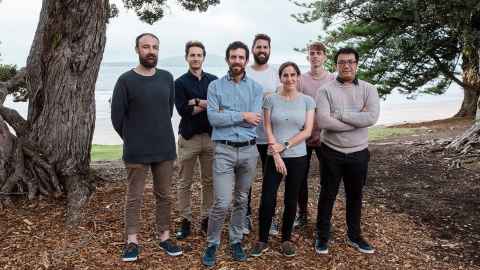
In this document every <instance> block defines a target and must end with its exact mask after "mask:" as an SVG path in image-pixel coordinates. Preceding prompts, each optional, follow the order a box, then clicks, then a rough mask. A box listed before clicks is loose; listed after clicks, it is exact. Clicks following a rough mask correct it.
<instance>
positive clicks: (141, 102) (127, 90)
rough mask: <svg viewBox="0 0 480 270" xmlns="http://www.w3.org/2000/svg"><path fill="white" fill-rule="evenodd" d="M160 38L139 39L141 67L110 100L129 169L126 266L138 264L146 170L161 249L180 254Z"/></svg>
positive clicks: (169, 90)
mask: <svg viewBox="0 0 480 270" xmlns="http://www.w3.org/2000/svg"><path fill="white" fill-rule="evenodd" d="M158 47H159V40H158V38H157V37H156V36H155V35H153V34H150V33H144V34H141V35H139V36H138V37H137V39H136V42H135V51H136V52H137V54H138V56H139V60H140V64H139V65H137V67H135V68H134V69H132V70H130V71H127V72H125V73H124V74H122V75H121V76H120V77H119V78H118V81H117V83H116V85H115V89H114V91H113V97H112V110H111V111H112V113H111V118H112V124H113V127H114V128H115V131H116V132H117V133H118V135H120V137H121V138H122V139H123V160H124V162H125V166H126V168H127V175H128V176H127V181H128V186H127V194H126V203H125V235H126V238H127V239H126V245H125V248H124V250H123V255H122V260H123V261H135V260H137V259H138V255H139V247H138V239H137V233H138V231H139V224H138V223H139V222H138V221H139V217H140V209H141V207H142V203H143V190H144V187H145V178H146V175H147V170H149V169H150V170H151V171H152V175H153V194H154V197H155V202H156V203H155V225H156V228H155V229H156V230H155V231H156V233H157V236H158V239H159V240H160V243H159V246H160V248H161V249H162V250H164V251H165V252H166V253H167V254H168V255H170V256H178V255H181V254H182V250H181V249H180V247H178V246H176V245H175V244H174V243H173V242H172V241H171V240H170V234H169V224H170V207H171V203H170V200H169V195H170V185H171V178H172V172H173V161H174V160H175V158H176V151H175V137H174V135H173V128H172V123H171V117H172V113H173V107H174V83H173V77H172V75H171V74H170V73H169V72H167V71H165V70H161V69H156V68H155V67H156V65H157V57H158Z"/></svg>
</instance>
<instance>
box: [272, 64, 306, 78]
mask: <svg viewBox="0 0 480 270" xmlns="http://www.w3.org/2000/svg"><path fill="white" fill-rule="evenodd" d="M287 67H293V69H295V72H296V73H297V75H298V76H300V74H301V72H300V69H299V68H298V65H297V64H295V63H294V62H291V61H287V62H285V63H283V64H281V65H280V67H279V68H278V77H282V72H283V70H284V69H285V68H287Z"/></svg>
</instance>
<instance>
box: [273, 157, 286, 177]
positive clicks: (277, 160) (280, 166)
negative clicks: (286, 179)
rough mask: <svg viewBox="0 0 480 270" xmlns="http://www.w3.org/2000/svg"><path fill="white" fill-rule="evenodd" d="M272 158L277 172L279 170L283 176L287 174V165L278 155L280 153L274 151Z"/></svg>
mask: <svg viewBox="0 0 480 270" xmlns="http://www.w3.org/2000/svg"><path fill="white" fill-rule="evenodd" d="M273 160H274V161H275V168H276V169H277V172H279V173H280V174H282V175H283V176H286V175H287V167H286V166H285V162H283V159H282V157H281V156H280V154H279V153H274V154H273Z"/></svg>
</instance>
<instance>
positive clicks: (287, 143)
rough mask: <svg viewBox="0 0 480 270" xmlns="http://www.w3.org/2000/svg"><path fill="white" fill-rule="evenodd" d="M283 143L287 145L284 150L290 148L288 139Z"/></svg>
mask: <svg viewBox="0 0 480 270" xmlns="http://www.w3.org/2000/svg"><path fill="white" fill-rule="evenodd" d="M283 145H285V149H283V150H284V151H285V150H288V149H289V148H290V143H289V142H288V141H286V142H284V143H283Z"/></svg>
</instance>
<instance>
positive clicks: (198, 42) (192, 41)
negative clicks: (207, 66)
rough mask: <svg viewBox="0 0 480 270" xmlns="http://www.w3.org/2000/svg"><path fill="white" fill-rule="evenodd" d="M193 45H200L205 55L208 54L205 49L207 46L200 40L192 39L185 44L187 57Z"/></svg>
mask: <svg viewBox="0 0 480 270" xmlns="http://www.w3.org/2000/svg"><path fill="white" fill-rule="evenodd" d="M191 47H198V48H200V49H202V51H203V57H205V56H206V55H207V52H206V51H205V46H203V44H202V42H200V41H198V40H190V41H189V42H187V43H186V44H185V58H186V57H187V56H188V51H189V50H190V48H191Z"/></svg>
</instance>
